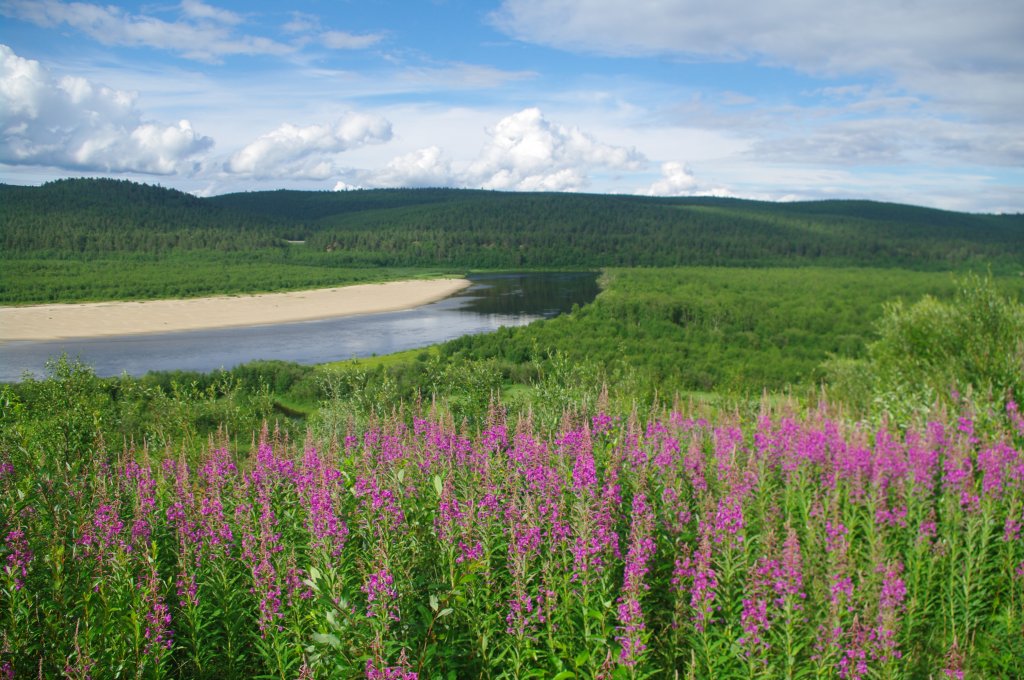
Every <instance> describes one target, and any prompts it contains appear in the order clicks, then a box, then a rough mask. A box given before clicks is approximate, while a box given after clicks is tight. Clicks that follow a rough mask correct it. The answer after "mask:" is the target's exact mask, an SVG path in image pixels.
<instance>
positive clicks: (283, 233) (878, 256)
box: [0, 179, 1024, 270]
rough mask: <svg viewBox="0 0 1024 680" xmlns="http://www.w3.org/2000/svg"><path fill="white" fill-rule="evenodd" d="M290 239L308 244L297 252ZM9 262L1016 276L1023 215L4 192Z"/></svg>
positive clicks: (852, 206) (494, 195) (708, 204)
mask: <svg viewBox="0 0 1024 680" xmlns="http://www.w3.org/2000/svg"><path fill="white" fill-rule="evenodd" d="M287 241H304V242H305V245H303V246H298V247H297V246H294V245H291V246H289V244H288V243H287ZM0 244H2V248H3V251H4V256H5V257H14V256H33V257H34V256H48V257H76V256H84V255H89V254H100V253H114V252H125V253H154V254H158V253H163V252H169V251H175V250H204V251H233V252H234V251H259V250H265V249H287V248H289V247H290V248H291V250H290V251H289V252H290V253H292V254H291V255H289V257H294V258H297V259H298V260H302V259H303V258H306V259H311V260H316V261H317V262H321V261H325V260H324V259H325V258H326V260H327V261H329V262H331V263H333V264H336V265H338V266H427V267H431V266H458V267H466V268H524V267H597V266H613V265H619V266H675V265H724V266H768V265H786V266H799V265H808V264H818V265H826V266H879V267H888V266H900V267H907V268H913V269H950V268H964V267H977V266H979V265H980V266H986V267H994V268H996V269H1002V270H1012V269H1018V270H1019V269H1020V268H1022V267H1024V216H1022V215H984V214H968V213H958V212H950V211H944V210H937V209H933V208H923V207H918V206H911V205H902V204H894V203H878V202H873V201H862V200H825V201H811V202H793V203H770V202H765V201H749V200H743V199H735V198H716V197H679V198H666V197H643V196H630V195H600V194H558V193H503V192H493V191H481V190H469V189H374V190H358V191H347V192H327V191H291V190H279V191H259V192H249V193H233V194H225V195H222V196H215V197H211V198H197V197H195V196H192V195H189V194H186V193H183V192H181V191H177V190H174V189H167V188H162V187H157V186H151V185H146V184H138V183H135V182H130V181H123V180H109V179H67V180H58V181H55V182H49V183H47V184H45V185H43V186H39V187H24V186H10V185H2V184H0Z"/></svg>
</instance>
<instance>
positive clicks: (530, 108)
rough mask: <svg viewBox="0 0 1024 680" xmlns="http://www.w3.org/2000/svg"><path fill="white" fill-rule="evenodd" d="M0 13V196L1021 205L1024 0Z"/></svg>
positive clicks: (17, 9)
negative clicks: (101, 180) (24, 188)
mask: <svg viewBox="0 0 1024 680" xmlns="http://www.w3.org/2000/svg"><path fill="white" fill-rule="evenodd" d="M284 7H285V3H277V2H273V3H272V2H244V3H241V2H219V1H213V0H211V1H209V2H207V1H205V0H184V1H182V2H175V1H173V0H168V1H167V2H159V1H157V2H144V3H119V4H116V5H111V4H109V3H98V2H97V3H92V2H89V1H82V2H62V1H60V0H0V181H4V182H8V183H18V184H37V183H41V182H44V181H47V180H49V179H54V178H58V177H67V176H114V177H127V178H130V179H134V180H138V181H144V182H148V183H151V184H161V185H163V186H170V187H175V188H179V189H182V190H185V191H190V192H193V193H196V194H199V195H211V194H220V193H225V192H231V191H244V190H256V189H276V188H282V187H284V188H298V189H310V190H330V189H348V188H357V187H364V188H371V187H391V186H458V187H484V188H490V189H498V190H553V191H587V192H602V193H630V194H652V195H699V194H713V195H725V196H740V197H749V198H762V199H771V200H794V199H817V198H870V199H876V200H885V201H897V202H906V203H915V204H920V205H928V206H935V207H942V208H949V209H957V210H968V211H983V212H1021V211H1024V116H1022V115H1021V114H1020V112H1021V111H1024V39H1022V38H1021V36H1024V4H1021V2H1020V1H1019V0H975V1H972V2H966V1H951V0H930V1H928V2H924V1H919V0H908V1H907V2H901V3H895V2H892V1H891V0H860V1H859V2H856V3H840V4H836V3H823V2H820V0H774V1H771V2H769V1H761V2H751V1H748V0H717V1H716V2H714V3H708V2H705V1H703V0H702V1H697V0H632V1H631V2H623V1H621V0H615V1H613V0H504V1H502V2H498V1H495V2H481V1H472V2H471V1H468V0H433V1H431V0H423V1H420V2H417V1H412V0H410V1H406V2H387V1H383V0H380V1H378V0H358V1H355V0H353V1H333V2H331V1H317V0H295V1H293V2H291V3H288V4H287V9H284Z"/></svg>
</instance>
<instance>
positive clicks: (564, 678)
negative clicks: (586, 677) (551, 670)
mask: <svg viewBox="0 0 1024 680" xmlns="http://www.w3.org/2000/svg"><path fill="white" fill-rule="evenodd" d="M575 677H576V674H575V673H573V672H572V671H562V672H561V673H559V674H558V675H556V676H555V677H553V678H551V680H569V678H575Z"/></svg>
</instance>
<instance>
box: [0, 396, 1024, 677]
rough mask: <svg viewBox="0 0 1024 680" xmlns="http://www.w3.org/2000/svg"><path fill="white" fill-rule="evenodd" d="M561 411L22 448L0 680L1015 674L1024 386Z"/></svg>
mask: <svg viewBox="0 0 1024 680" xmlns="http://www.w3.org/2000/svg"><path fill="white" fill-rule="evenodd" d="M566 409H567V411H566V413H567V415H566V416H565V417H564V418H563V420H562V423H561V425H560V426H559V427H555V428H544V427H541V426H540V425H537V424H535V423H534V421H533V420H532V419H531V417H530V416H529V415H528V414H526V415H509V414H506V413H505V412H504V411H503V410H502V409H501V408H500V407H498V406H495V407H492V409H491V413H490V415H489V417H488V418H487V421H486V423H485V424H483V425H481V426H479V427H476V428H474V429H471V428H468V427H466V426H458V425H456V424H455V423H453V422H452V420H451V419H450V418H449V417H446V416H444V415H443V414H440V415H439V414H438V413H437V412H435V411H430V412H422V411H420V412H415V411H414V412H412V413H408V414H403V413H396V414H393V415H391V416H389V417H386V418H377V419H374V420H371V421H369V422H367V423H365V424H363V425H361V426H357V425H353V426H352V427H351V428H350V429H349V431H348V434H347V436H343V437H339V438H338V439H337V440H334V441H315V440H314V439H313V438H312V437H310V438H309V439H307V440H306V441H305V442H297V441H289V440H288V438H287V437H286V436H284V435H281V434H276V435H275V434H274V433H267V432H266V431H265V432H264V433H263V435H262V437H261V438H260V439H259V441H258V443H257V444H256V446H254V447H253V450H252V453H251V454H247V455H242V454H240V453H239V452H238V451H237V450H236V449H235V447H234V446H233V445H231V444H229V443H227V440H226V439H223V440H221V441H211V443H210V444H209V446H207V447H206V449H205V451H204V452H203V453H201V454H200V455H192V454H189V455H185V454H183V453H182V454H179V453H176V452H175V451H174V450H173V449H168V450H167V451H159V452H158V451H147V450H145V449H142V450H137V449H132V448H130V447H128V448H124V449H120V450H117V451H113V450H109V449H106V448H104V447H103V446H102V444H100V446H99V447H98V450H97V453H96V454H95V455H89V456H82V457H79V458H70V457H67V456H52V457H47V456H46V455H44V454H32V455H30V454H28V453H27V452H25V451H24V450H21V451H18V450H16V449H14V448H10V449H5V451H4V459H3V460H2V461H0V531H2V533H0V538H2V543H0V561H2V573H0V631H2V639H0V677H62V676H63V677H71V678H85V677H94V678H106V677H144V678H160V677H174V678H201V677H217V678H251V677H274V678H295V677H309V678H313V677H315V678H333V677H338V678H354V677H366V678H416V677H419V678H528V677H553V678H557V679H559V680H561V679H566V678H576V677H578V678H596V677H606V678H646V677H668V678H672V677H680V678H685V677H694V678H843V679H847V678H849V679H853V678H965V677H966V678H971V677H976V678H1020V677H1024V536H1022V529H1024V453H1022V451H1024V419H1022V418H1021V417H1020V415H1019V413H1018V411H1017V407H1016V405H1015V404H1014V403H1013V402H1010V404H1009V407H1008V410H1007V412H1006V413H1005V414H999V415H1000V417H999V418H987V419H980V418H978V417H976V414H974V413H972V412H970V411H969V410H965V411H964V412H961V413H953V414H950V415H948V416H936V417H934V418H933V419H932V420H931V421H930V422H927V423H924V424H922V425H921V426H920V427H911V428H907V429H897V428H896V427H890V426H887V425H885V424H884V423H883V424H881V425H878V426H867V425H857V424H850V423H849V422H848V421H847V420H846V419H844V418H842V417H840V416H839V415H837V414H836V413H835V412H833V411H832V410H830V409H829V408H828V407H827V406H820V407H816V408H812V409H806V410H797V409H796V408H787V407H781V406H776V407H773V408H769V407H768V406H764V407H762V409H761V411H760V413H756V412H751V413H750V414H748V415H740V414H739V413H738V412H737V413H735V414H732V415H730V414H729V413H728V412H724V413H723V412H719V413H715V414H710V413H701V410H700V409H697V408H686V407H676V408H675V409H674V410H672V411H666V412H655V413H652V414H649V415H643V414H641V415H637V414H636V413H633V414H632V415H630V414H628V413H621V414H616V413H608V412H606V409H595V410H594V411H592V412H589V413H574V411H573V410H572V409H573V405H572V404H566ZM982 421H984V423H985V425H984V426H982V425H980V423H982ZM1000 423H1001V425H1000Z"/></svg>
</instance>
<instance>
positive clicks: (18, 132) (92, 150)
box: [0, 45, 213, 175]
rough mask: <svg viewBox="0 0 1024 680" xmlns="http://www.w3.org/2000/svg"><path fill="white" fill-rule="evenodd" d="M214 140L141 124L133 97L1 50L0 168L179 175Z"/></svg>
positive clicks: (183, 126)
mask: <svg viewBox="0 0 1024 680" xmlns="http://www.w3.org/2000/svg"><path fill="white" fill-rule="evenodd" d="M212 146H213V140H212V139H210V138H209V137H205V136H202V135H200V134H198V133H197V132H196V131H195V130H193V129H192V125H191V124H190V123H189V122H188V121H187V120H182V121H180V122H179V123H177V124H176V125H166V124H162V123H157V122H153V121H144V120H143V119H142V114H141V113H140V112H139V110H138V109H137V108H136V107H135V98H134V96H133V95H131V94H129V93H127V92H122V91H119V90H114V89H111V88H108V87H105V86H102V85H99V84H96V83H93V82H90V81H88V80H86V79H84V78H78V77H73V76H65V77H62V78H55V77H54V76H53V75H51V74H50V72H49V71H48V70H47V69H45V68H44V67H43V66H42V65H41V64H40V63H39V62H38V61H34V60H31V59H23V58H21V57H19V56H18V55H16V54H15V53H14V51H13V50H11V48H10V47H8V46H6V45H0V162H3V163H7V164H9V165H42V166H53V167H58V168H65V169H75V170H87V171H102V172H141V173H149V174H163V175H167V174H174V173H179V172H187V171H189V170H191V169H192V168H193V167H194V163H193V162H192V160H191V159H193V158H194V157H195V156H196V155H198V154H200V153H201V152H203V151H206V150H207V149H209V148H210V147H212Z"/></svg>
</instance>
